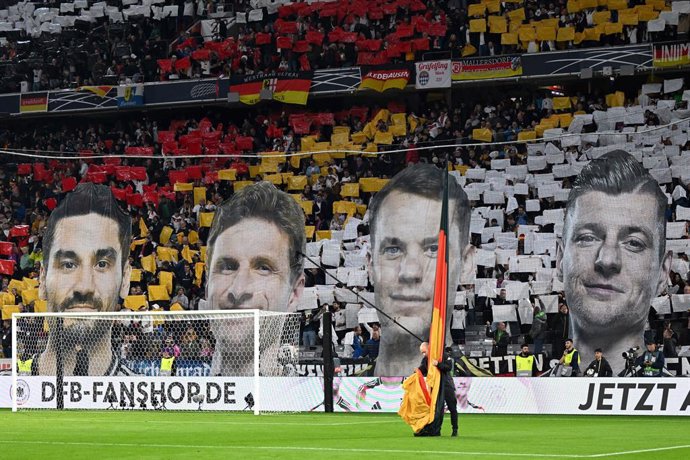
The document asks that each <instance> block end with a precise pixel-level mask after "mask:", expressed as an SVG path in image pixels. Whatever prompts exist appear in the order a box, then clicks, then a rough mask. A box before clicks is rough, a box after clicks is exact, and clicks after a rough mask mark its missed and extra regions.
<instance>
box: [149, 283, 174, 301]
mask: <svg viewBox="0 0 690 460" xmlns="http://www.w3.org/2000/svg"><path fill="white" fill-rule="evenodd" d="M156 300H170V296H169V295H168V289H167V288H166V287H165V286H161V285H159V284H149V301H150V302H154V301H156Z"/></svg>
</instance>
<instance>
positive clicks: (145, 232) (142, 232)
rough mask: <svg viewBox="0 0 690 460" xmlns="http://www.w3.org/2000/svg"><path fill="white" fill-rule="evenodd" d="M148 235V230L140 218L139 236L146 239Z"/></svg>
mask: <svg viewBox="0 0 690 460" xmlns="http://www.w3.org/2000/svg"><path fill="white" fill-rule="evenodd" d="M148 235H149V228H148V227H147V226H146V222H144V219H142V218H141V217H140V218H139V236H141V237H142V238H143V237H146V236H148Z"/></svg>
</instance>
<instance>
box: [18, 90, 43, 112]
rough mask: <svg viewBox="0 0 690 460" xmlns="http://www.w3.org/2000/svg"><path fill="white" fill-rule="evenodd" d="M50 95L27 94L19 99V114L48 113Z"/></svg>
mask: <svg viewBox="0 0 690 460" xmlns="http://www.w3.org/2000/svg"><path fill="white" fill-rule="evenodd" d="M47 111H48V93H27V94H22V95H21V96H20V98H19V113H31V112H47Z"/></svg>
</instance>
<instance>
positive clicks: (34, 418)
mask: <svg viewBox="0 0 690 460" xmlns="http://www.w3.org/2000/svg"><path fill="white" fill-rule="evenodd" d="M689 428H690V419H688V418H680V417H616V416H553V415H544V416H515V415H462V416H461V417H460V436H459V437H458V438H451V437H450V436H449V435H450V420H449V419H448V417H447V416H446V420H445V423H444V426H443V436H442V437H437V438H415V437H413V436H412V431H411V430H410V428H409V427H408V426H407V425H405V424H404V423H403V422H402V421H401V420H400V419H399V418H398V417H397V416H396V415H394V414H317V413H311V414H281V415H260V416H254V415H251V414H237V413H211V412H157V411H149V412H144V411H131V412H129V411H124V412H121V411H64V412H57V411H51V412H48V411H31V412H29V411H26V412H19V413H14V414H13V413H12V412H9V411H6V410H5V411H1V412H0V458H2V459H20V458H27V459H40V460H45V459H51V458H60V459H89V460H97V459H103V458H118V459H122V458H163V459H198V458H252V459H254V458H295V459H300V460H305V459H315V458H328V459H333V460H334V459H348V460H352V459H353V458H369V459H371V458H377V459H379V458H395V459H398V458H414V459H419V458H441V457H444V458H459V459H473V458H476V459H491V458H516V459H523V458H524V459H529V458H537V459H538V458H544V459H549V458H583V459H586V458H594V459H596V458H621V459H638V458H639V459H645V460H649V459H656V458H663V459H665V460H668V459H688V458H690V429H689Z"/></svg>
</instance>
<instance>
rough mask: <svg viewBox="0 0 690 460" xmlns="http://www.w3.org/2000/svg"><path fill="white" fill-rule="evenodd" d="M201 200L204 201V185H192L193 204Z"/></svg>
mask: <svg viewBox="0 0 690 460" xmlns="http://www.w3.org/2000/svg"><path fill="white" fill-rule="evenodd" d="M201 200H204V201H206V187H194V206H196V205H197V204H199V203H200V202H201Z"/></svg>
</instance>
